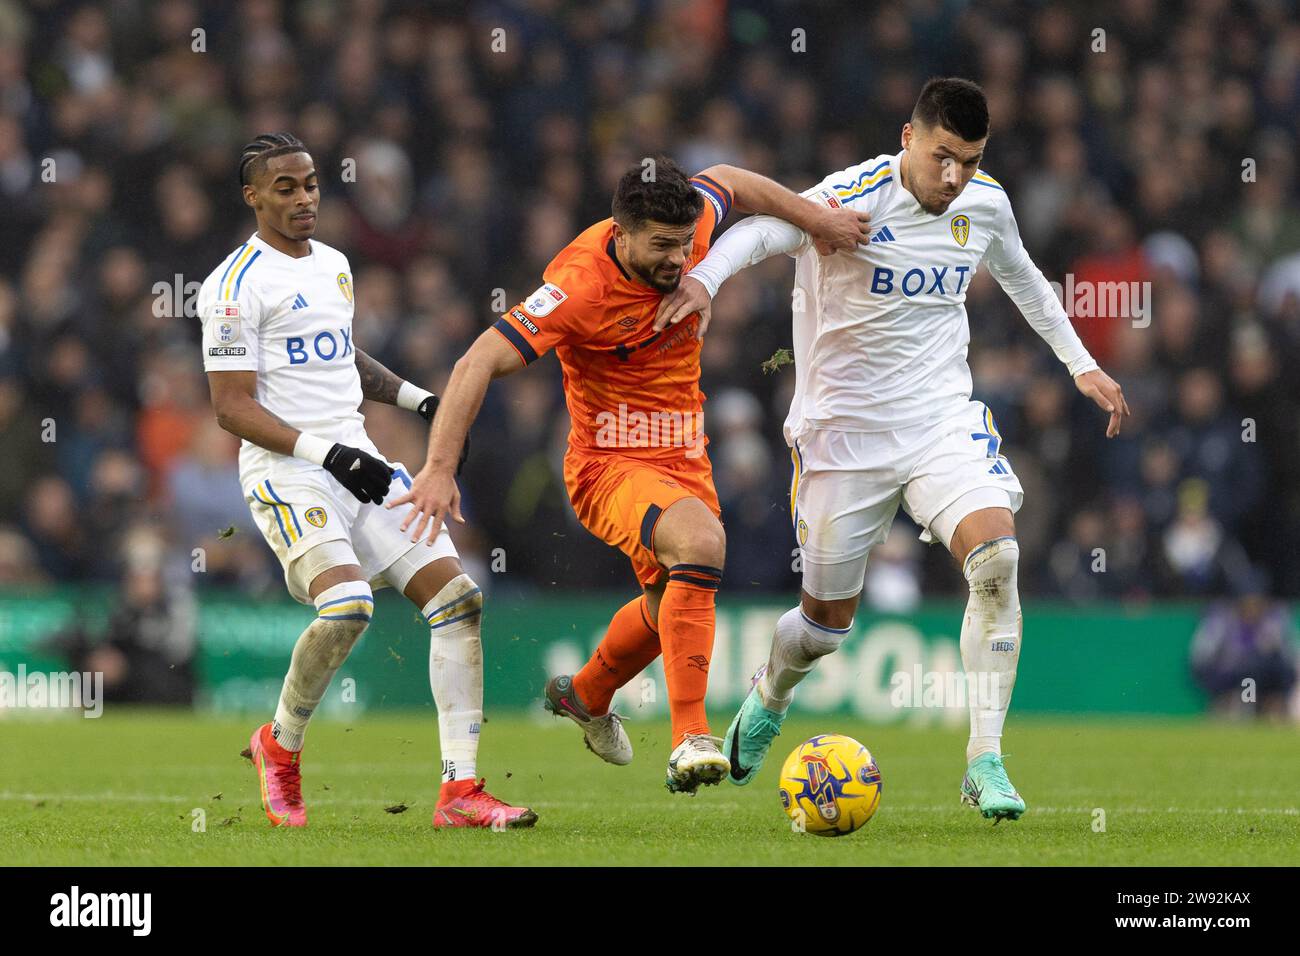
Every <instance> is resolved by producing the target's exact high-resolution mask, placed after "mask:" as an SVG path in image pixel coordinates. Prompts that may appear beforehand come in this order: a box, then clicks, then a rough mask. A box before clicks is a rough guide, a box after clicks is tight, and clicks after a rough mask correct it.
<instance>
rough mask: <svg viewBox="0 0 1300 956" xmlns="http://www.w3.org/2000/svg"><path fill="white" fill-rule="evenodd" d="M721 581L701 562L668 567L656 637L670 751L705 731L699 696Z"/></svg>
mask: <svg viewBox="0 0 1300 956" xmlns="http://www.w3.org/2000/svg"><path fill="white" fill-rule="evenodd" d="M721 580H722V569H721V568H710V567H706V566H705V565H702V564H676V565H673V566H672V567H671V568H669V569H668V586H667V587H666V588H664V597H663V600H662V601H660V602H659V634H660V641H661V642H662V644H663V649H664V677H665V678H666V679H667V681H668V711H669V713H670V714H671V715H672V720H673V746H674V747H676V746H677V745H678V744H680V743H681V742H682V741H683V740H684V739H685V738H686V735H687V734H707V733H708V732H709V719H708V717H707V716H705V713H704V693H705V691H707V690H708V688H709V657H710V655H712V654H713V624H714V617H715V608H714V597H715V595H716V594H717V591H718V584H719V582H720V581H721Z"/></svg>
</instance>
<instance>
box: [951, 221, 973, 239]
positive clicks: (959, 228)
mask: <svg viewBox="0 0 1300 956" xmlns="http://www.w3.org/2000/svg"><path fill="white" fill-rule="evenodd" d="M952 237H953V238H954V239H956V240H957V245H959V246H964V245H966V240H967V239H969V238H970V217H969V216H953V217H952Z"/></svg>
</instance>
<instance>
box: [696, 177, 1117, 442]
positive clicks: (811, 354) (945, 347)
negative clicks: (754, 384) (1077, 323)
mask: <svg viewBox="0 0 1300 956" xmlns="http://www.w3.org/2000/svg"><path fill="white" fill-rule="evenodd" d="M902 155H903V154H902V153H899V154H897V155H894V156H890V155H887V154H886V155H881V156H877V157H875V158H874V159H871V160H868V161H867V162H865V163H860V164H858V165H856V166H850V167H849V168H848V169H845V170H841V171H840V172H837V173H833V174H831V175H830V176H828V177H826V179H824V180H823V181H822V182H820V183H818V184H817V185H816V186H814V187H813V188H812V189H810V190H808V191H807V192H805V193H804V195H805V196H806V197H808V198H810V199H812V200H814V201H816V202H821V203H824V204H826V205H828V206H832V207H837V206H848V207H850V208H853V209H860V210H862V211H864V212H868V213H870V214H871V241H870V242H869V243H868V244H866V245H862V246H859V247H858V248H857V249H856V250H855V251H852V252H840V253H836V254H835V255H832V256H821V255H819V254H818V253H817V251H816V249H814V248H813V246H812V242H811V240H810V239H809V237H808V236H807V234H806V233H804V232H803V231H802V230H800V229H798V228H796V227H795V226H792V225H790V224H789V223H787V222H784V221H782V220H779V219H774V218H773V217H771V216H754V217H752V218H751V219H748V220H746V221H744V222H742V223H740V224H738V225H737V226H735V227H734V228H733V229H731V230H729V231H728V232H727V233H726V234H724V235H723V236H722V238H721V239H719V240H718V242H717V243H715V244H714V247H713V249H712V251H710V253H709V255H708V256H707V257H706V258H705V259H704V261H703V262H701V263H700V264H699V265H697V266H696V267H695V268H694V269H692V270H691V273H690V274H691V275H692V276H693V277H695V278H697V279H700V280H701V281H702V282H703V283H704V284H705V286H706V288H708V289H709V291H710V292H711V293H712V292H716V291H717V288H718V286H719V285H720V284H721V282H722V281H724V280H725V279H726V278H727V277H728V276H730V275H732V274H734V272H735V271H737V269H739V268H744V267H745V266H746V265H750V264H752V263H754V262H757V261H760V260H761V259H763V258H766V257H767V256H770V255H773V254H775V253H777V252H786V253H788V254H789V255H791V256H793V257H794V258H795V292H794V348H793V352H794V358H795V396H794V400H793V402H792V403H791V407H790V414H789V416H788V417H787V419H786V422H785V435H786V440H787V441H789V442H791V443H793V442H794V440H795V439H797V438H799V437H800V436H801V435H802V434H803V433H804V432H805V431H806V430H807V429H808V428H812V427H816V428H830V429H839V430H844V431H862V432H877V431H887V430H891V429H896V428H904V427H907V426H909V425H914V424H919V423H921V422H924V421H927V420H937V419H939V418H943V417H945V416H949V415H952V414H956V413H958V412H959V411H961V410H962V409H964V407H965V406H966V404H967V403H968V402H969V401H970V396H971V374H970V367H969V366H968V365H967V364H966V349H967V346H968V345H969V344H970V326H969V323H968V320H967V316H966V308H965V304H964V303H965V301H966V290H967V289H969V288H970V280H971V277H972V276H973V275H974V274H975V270H976V269H977V268H978V267H979V265H980V263H981V262H986V263H987V264H988V267H989V271H990V272H991V273H992V275H993V277H994V278H995V279H996V280H997V281H998V283H999V284H1000V285H1001V286H1002V288H1003V289H1004V290H1006V292H1007V294H1008V295H1009V296H1010V297H1011V299H1012V300H1013V301H1014V302H1015V304H1016V305H1017V306H1018V307H1019V309H1020V311H1021V312H1022V313H1023V314H1024V315H1025V318H1026V319H1028V320H1029V322H1030V324H1031V325H1032V326H1033V327H1034V328H1035V330H1036V331H1037V332H1038V333H1039V334H1040V335H1041V336H1042V337H1043V338H1044V339H1045V340H1046V341H1047V342H1048V343H1049V344H1050V345H1051V346H1052V348H1053V350H1054V351H1055V352H1056V355H1057V357H1058V358H1059V359H1060V360H1061V361H1062V362H1064V363H1065V364H1066V365H1067V366H1068V367H1069V369H1070V373H1071V374H1072V375H1077V374H1079V373H1080V372H1083V371H1087V370H1088V369H1090V368H1096V363H1095V362H1094V361H1093V360H1092V358H1091V357H1090V356H1089V355H1088V352H1087V350H1086V349H1085V348H1084V347H1083V343H1082V342H1080V341H1079V337H1078V335H1077V334H1075V332H1074V328H1073V327H1072V326H1071V325H1070V321H1069V319H1068V317H1067V316H1066V314H1065V310H1064V309H1063V308H1062V307H1061V304H1060V302H1059V300H1058V299H1057V298H1056V296H1055V294H1054V293H1053V291H1052V288H1051V286H1050V285H1048V283H1047V280H1046V279H1044V278H1043V274H1042V272H1040V271H1039V269H1038V267H1037V266H1035V265H1034V263H1033V261H1032V260H1031V259H1030V258H1029V255H1028V254H1027V253H1026V252H1025V250H1024V247H1023V246H1022V245H1021V243H1020V233H1019V230H1018V228H1017V226H1016V221H1015V217H1014V216H1013V215H1012V212H1011V204H1010V202H1009V201H1008V200H1007V194H1006V192H1005V191H1004V190H1003V189H1002V187H1001V186H1000V185H999V184H998V183H997V181H996V180H994V179H993V178H992V177H991V176H989V175H988V174H987V173H984V172H983V171H980V172H977V173H976V174H975V176H974V178H973V179H972V180H971V181H970V182H969V183H968V184H967V186H966V188H965V189H964V190H963V191H962V193H961V195H959V196H958V197H957V198H956V199H955V200H954V201H953V203H952V205H951V206H949V207H948V209H947V211H946V212H944V213H942V214H941V215H938V216H934V215H931V214H930V213H927V212H926V211H925V210H923V209H922V208H921V206H920V204H919V203H918V202H917V201H916V197H914V196H913V195H912V194H911V193H910V192H908V191H907V190H906V189H905V188H903V185H902V183H901V181H900V179H901V177H900V176H899V172H898V171H899V168H900V163H901V160H902Z"/></svg>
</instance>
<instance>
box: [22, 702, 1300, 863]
mask: <svg viewBox="0 0 1300 956" xmlns="http://www.w3.org/2000/svg"><path fill="white" fill-rule="evenodd" d="M712 716H713V717H714V720H715V727H716V729H718V730H720V729H722V728H723V727H725V726H726V720H728V719H729V716H730V715H726V714H715V715H712ZM252 726H253V722H252V721H241V720H235V719H229V718H214V717H208V716H200V715H191V714H188V713H176V712H160V711H147V710H141V711H131V710H125V709H112V708H110V709H109V710H108V711H107V712H106V713H105V714H104V716H103V717H102V718H100V719H98V720H84V719H80V718H71V719H58V720H45V721H35V722H28V721H18V720H8V721H5V722H3V725H0V767H2V768H3V770H2V771H0V864H3V865H6V866H7V865H14V864H28V865H31V864H37V865H60V866H67V865H80V864H93V865H110V866H121V865H133V864H153V865H200V866H202V865H281V866H283V865H292V864H315V865H349V864H368V865H374V864H405V865H421V864H427V865H441V866H447V865H456V864H479V865H484V864H485V865H497V864H561V865H563V864H599V865H624V864H632V865H638V864H640V865H660V864H662V865H674V866H682V865H692V864H712V865H733V866H734V865H749V864H764V865H799V864H815V865H819V866H825V865H837V864H844V865H854V866H864V865H866V866H881V865H912V864H922V865H983V866H987V865H1042V864H1065V865H1073V864H1080V865H1102V866H1106V865H1144V864H1160V865H1192V864H1196V865H1223V864H1227V865H1279V864H1290V865H1294V864H1295V863H1296V862H1297V861H1300V811H1297V795H1300V761H1297V760H1295V759H1294V758H1295V746H1296V743H1295V732H1294V730H1292V729H1285V728H1275V727H1256V726H1242V725H1226V724H1217V723H1209V722H1202V721H1188V722H1175V721H1151V722H1141V721H1100V720H1092V721H1083V720H1064V719H1060V720H1053V721H1050V722H1047V721H1042V720H1030V719H1028V718H1020V719H1017V718H1016V717H1015V716H1014V714H1013V717H1012V727H1011V729H1010V733H1009V734H1008V737H1007V738H1006V741H1005V744H1006V747H1005V749H1006V750H1007V753H1008V757H1007V767H1008V770H1009V772H1010V774H1011V777H1012V779H1013V780H1014V781H1015V783H1016V786H1017V787H1018V788H1019V790H1020V792H1021V793H1022V794H1023V795H1024V796H1025V799H1026V800H1027V801H1028V803H1029V812H1028V813H1027V814H1026V815H1025V816H1024V818H1022V819H1021V820H1020V821H1018V822H1014V823H1013V822H1005V823H1002V824H1000V825H998V826H997V827H994V826H993V825H992V824H991V822H990V821H987V820H984V819H983V818H981V817H980V816H979V815H978V814H976V813H975V812H974V811H972V810H970V809H967V808H965V807H960V806H959V805H958V802H957V793H958V786H959V784H960V782H961V776H962V771H963V764H964V761H963V755H964V740H965V735H964V733H962V732H961V731H960V730H946V729H945V730H917V729H908V728H898V727H891V728H882V727H871V726H867V725H865V724H863V723H861V722H858V721H854V720H850V719H840V718H799V719H794V718H792V719H791V720H790V721H789V722H788V723H787V725H786V729H785V731H784V733H783V734H782V736H781V738H780V739H779V740H778V741H777V746H776V748H775V750H774V751H773V755H772V758H771V759H770V760H769V762H768V765H767V766H766V767H765V768H764V770H763V772H762V774H761V776H760V778H759V779H758V781H756V782H755V783H754V784H753V785H751V786H749V787H746V788H744V789H741V788H737V787H732V786H730V785H728V784H725V783H724V784H723V785H721V786H719V787H712V788H707V789H704V790H702V791H701V793H700V794H699V796H697V797H694V798H691V797H686V796H674V795H671V794H669V793H668V792H667V791H665V790H664V787H663V775H664V764H665V762H666V758H667V736H668V728H667V726H666V725H665V724H662V723H657V722H656V723H646V722H638V721H635V720H631V721H629V722H628V725H627V726H628V728H629V732H630V734H631V737H632V742H633V745H634V746H635V747H636V749H637V756H636V760H635V761H634V763H633V764H632V765H631V766H630V767H611V766H607V765H605V764H603V763H601V762H600V761H599V760H597V759H596V758H595V757H594V756H593V755H592V754H590V753H588V752H587V751H586V750H585V749H584V748H583V746H582V743H581V738H580V735H579V734H578V732H577V728H575V727H574V726H572V725H571V724H570V723H568V722H567V721H560V720H555V719H553V718H542V717H540V716H539V717H538V718H537V719H533V718H530V717H525V716H518V717H512V718H506V717H497V718H490V719H489V722H488V723H487V725H486V726H485V727H484V738H483V750H482V753H481V755H480V768H479V770H480V773H481V774H482V775H485V776H486V777H487V778H488V785H489V788H490V789H491V790H493V791H494V792H496V793H497V794H498V795H500V796H502V797H504V798H507V799H510V800H513V801H517V802H522V803H526V804H528V805H530V806H532V807H533V808H534V809H536V810H537V811H538V813H539V815H540V821H539V823H538V825H537V828H536V829H535V830H531V831H508V832H501V833H494V832H492V831H456V832H435V831H434V830H433V829H432V828H431V827H430V826H429V820H430V816H431V814H432V810H433V801H434V792H435V779H436V774H437V766H438V764H437V760H436V733H437V729H436V727H437V725H436V721H435V720H434V719H433V717H432V716H431V715H429V714H411V715H405V716H400V715H399V716H394V715H391V714H385V715H383V716H380V715H377V714H375V715H363V716H360V717H358V718H357V719H356V720H355V722H353V723H352V724H343V723H330V722H324V721H321V722H319V723H317V724H316V725H314V726H313V727H312V729H311V732H310V734H309V736H308V748H307V751H306V755H305V760H304V764H303V766H304V788H303V789H304V794H305V796H306V798H307V801H308V811H309V813H310V817H311V824H310V826H309V827H307V828H306V830H300V831H285V830H273V829H272V828H271V827H270V826H269V825H268V823H267V821H266V819H265V817H264V816H263V814H262V811H261V809H260V807H259V805H258V799H257V786H256V778H255V776H254V774H253V771H252V769H251V767H250V765H249V764H248V762H247V761H245V760H243V759H241V758H240V757H239V751H240V750H241V749H242V748H243V747H245V746H246V745H247V741H248V736H249V733H250V731H251V729H252ZM824 731H837V732H841V733H848V734H850V735H852V736H854V737H857V738H858V739H860V740H862V741H863V742H864V743H866V744H867V746H868V747H870V748H871V750H872V752H873V754H874V755H875V756H876V759H877V761H878V762H879V764H880V768H881V771H882V773H883V775H884V787H885V789H884V799H883V802H882V804H881V809H880V810H879V812H878V813H877V814H876V816H875V818H874V819H873V820H872V821H871V822H870V823H869V824H868V825H867V826H866V827H865V828H864V829H863V830H861V831H859V832H858V833H855V834H853V835H852V836H849V837H846V838H842V839H824V838H820V837H815V836H811V835H801V834H797V833H794V832H792V830H791V828H790V825H789V822H788V821H787V819H786V817H785V815H784V814H783V813H782V811H781V807H780V802H779V799H778V797H777V795H776V790H775V777H776V773H777V771H778V769H779V764H780V760H781V758H784V756H785V755H786V753H788V752H789V750H790V749H792V748H793V747H794V746H795V745H796V744H798V743H799V742H800V741H802V740H803V739H805V738H806V737H809V736H811V735H813V734H814V733H818V732H824ZM398 804H405V805H407V806H408V807H409V809H408V810H406V811H405V812H402V813H396V814H394V813H389V812H386V810H385V808H386V807H391V806H395V805H398ZM195 809H201V810H203V811H204V813H205V815H206V832H194V828H193V826H192V823H193V820H194V815H193V811H194V810H195ZM1097 809H1100V810H1103V811H1104V812H1105V830H1104V832H1097V831H1096V830H1095V829H1094V826H1095V823H1094V821H1096V820H1099V818H1098V817H1097V816H1096V815H1095V811H1096V810H1097Z"/></svg>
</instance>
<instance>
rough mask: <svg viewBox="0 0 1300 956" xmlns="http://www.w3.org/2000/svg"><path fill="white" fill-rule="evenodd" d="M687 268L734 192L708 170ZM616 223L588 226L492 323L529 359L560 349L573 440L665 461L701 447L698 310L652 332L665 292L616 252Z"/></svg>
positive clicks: (692, 454)
mask: <svg viewBox="0 0 1300 956" xmlns="http://www.w3.org/2000/svg"><path fill="white" fill-rule="evenodd" d="M691 184H692V185H693V186H694V187H695V188H696V189H697V190H699V191H700V192H701V193H702V194H703V195H704V199H705V202H704V211H703V213H701V215H700V218H699V220H698V221H697V224H696V229H695V240H694V242H693V243H692V245H691V252H690V256H689V257H688V258H687V259H686V262H685V263H684V264H683V266H682V271H683V274H685V272H687V271H689V270H690V268H691V266H693V265H694V264H695V263H697V262H699V261H700V260H701V259H702V258H704V256H705V254H706V253H707V252H708V250H709V244H710V242H711V241H712V238H713V233H714V231H715V229H716V227H717V225H718V223H720V222H721V221H722V220H723V219H724V218H726V215H727V213H728V212H729V211H730V210H731V205H732V200H733V196H732V195H731V193H730V192H729V191H728V190H727V189H725V188H724V187H723V186H721V185H719V184H718V183H717V182H715V181H714V180H713V179H711V178H709V177H707V176H695V177H693V178H692V179H691ZM613 226H614V220H613V219H605V220H603V221H602V222H598V223H596V224H595V225H594V226H591V227H590V228H588V229H586V230H584V231H583V232H582V233H581V234H580V235H579V236H578V237H577V238H576V239H574V240H573V241H572V242H571V243H569V244H568V245H567V246H565V247H564V248H563V249H562V250H560V253H559V254H558V255H557V256H556V257H555V258H554V259H552V260H551V262H550V264H549V265H548V266H547V267H546V269H545V271H544V272H543V273H542V279H543V285H542V287H541V288H539V289H538V290H537V291H536V292H534V293H533V294H532V295H531V296H529V297H528V298H527V299H525V300H524V301H523V302H521V303H519V305H517V306H515V307H514V308H513V309H511V310H510V311H509V312H508V313H506V314H505V315H503V316H502V317H501V318H500V319H498V320H497V322H496V324H495V325H494V326H493V328H495V329H496V330H497V332H499V333H500V334H501V335H502V337H503V338H505V340H506V341H507V342H509V343H510V344H511V345H512V346H513V347H514V349H515V351H517V352H518V353H519V357H520V358H521V359H522V360H523V361H524V363H525V364H531V363H532V362H535V361H536V360H537V359H538V358H540V357H541V356H542V355H544V354H546V352H548V351H549V350H551V349H555V352H556V355H557V356H558V357H559V360H560V366H561V368H562V370H563V373H564V395H565V401H566V403H567V404H568V407H569V418H570V420H571V428H570V431H569V445H570V447H571V448H572V449H573V450H574V451H577V452H603V451H617V452H619V453H620V454H624V455H627V456H630V457H634V458H639V459H645V460H649V461H655V462H659V463H663V464H668V463H683V464H689V463H690V460H691V459H693V458H699V457H701V456H702V455H703V453H704V447H705V445H706V444H707V443H708V439H707V438H706V437H705V435H704V414H703V412H704V407H703V402H704V397H705V396H704V394H703V393H702V392H701V391H700V341H699V340H698V339H696V338H695V330H696V326H697V323H698V322H699V319H698V317H692V318H691V319H689V320H687V321H684V322H681V323H679V324H677V325H675V326H669V327H668V328H666V329H664V330H663V331H662V332H658V333H656V332H654V331H653V330H652V329H651V328H650V326H651V325H652V323H653V322H654V317H655V312H656V311H657V310H658V308H659V303H660V301H661V300H662V298H663V293H660V292H656V291H655V290H654V289H652V288H650V287H648V286H646V285H643V284H641V283H640V282H639V281H636V280H634V279H633V278H632V277H631V276H629V275H628V274H627V273H626V272H624V271H623V267H622V266H621V265H620V264H619V262H618V260H617V259H616V258H615V257H614V233H613Z"/></svg>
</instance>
